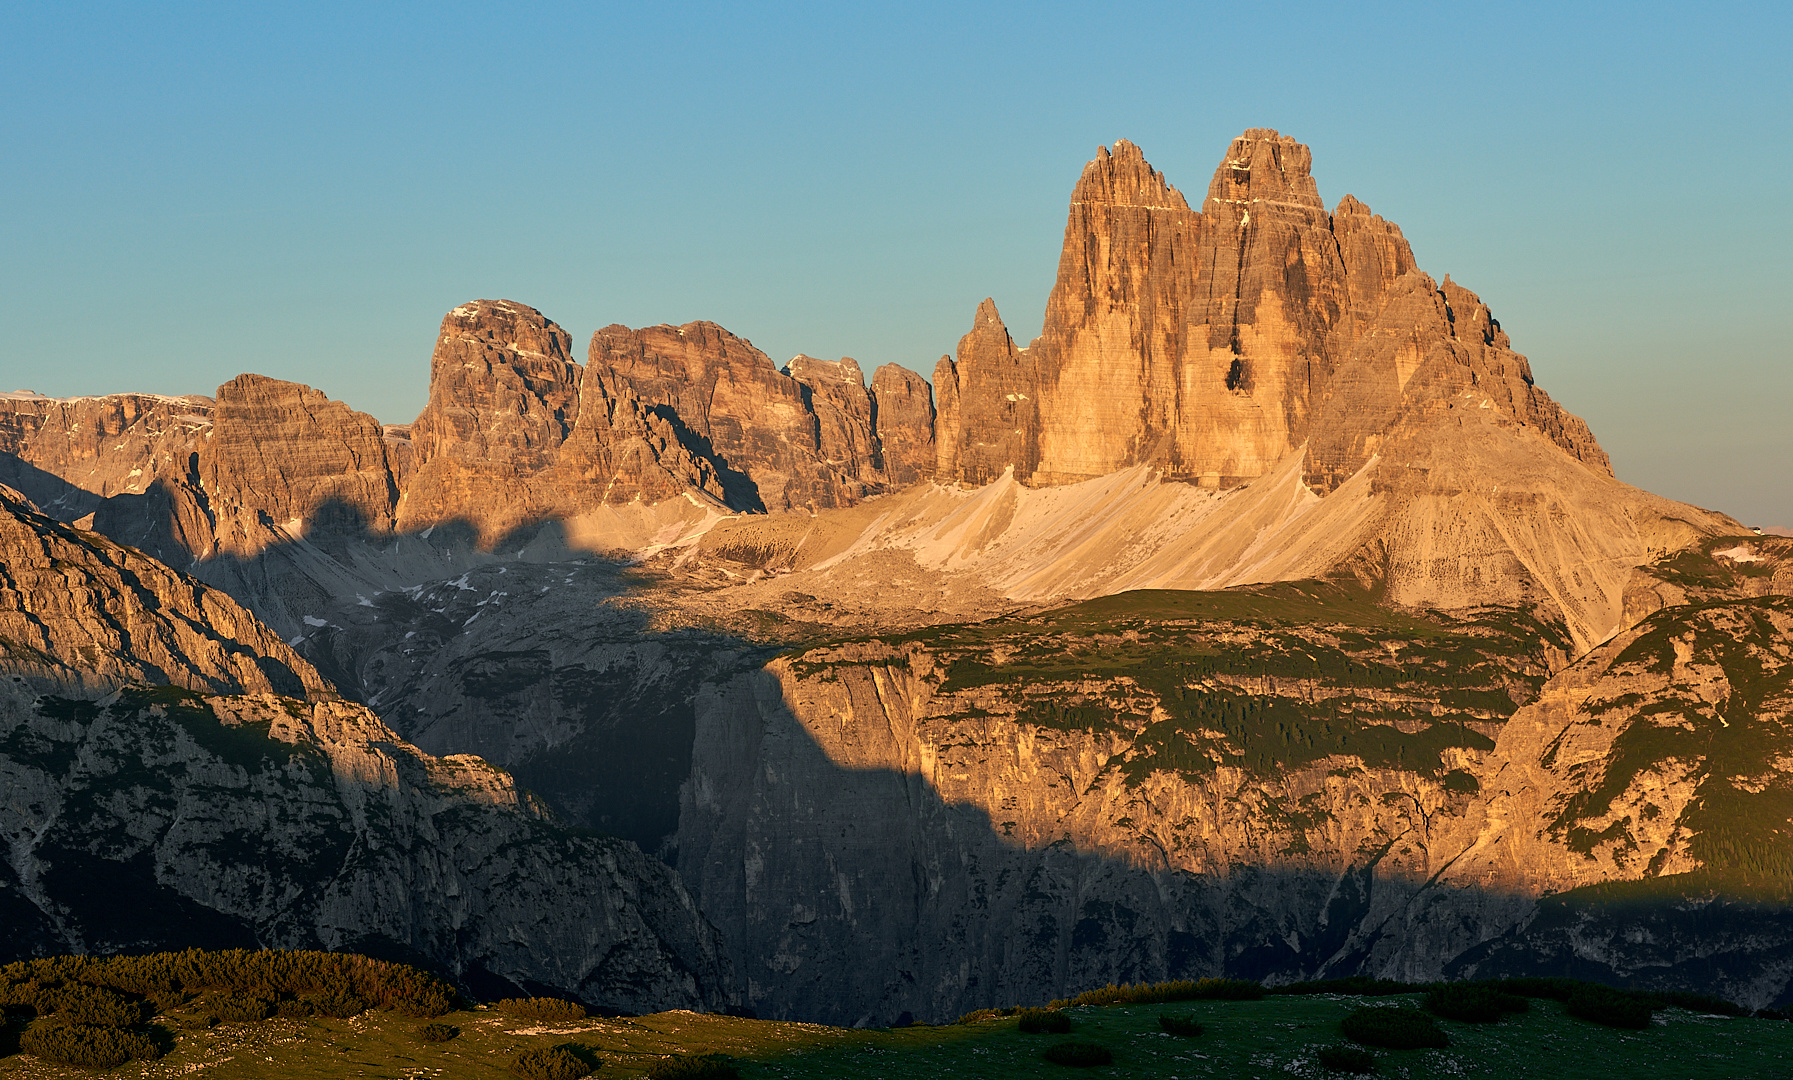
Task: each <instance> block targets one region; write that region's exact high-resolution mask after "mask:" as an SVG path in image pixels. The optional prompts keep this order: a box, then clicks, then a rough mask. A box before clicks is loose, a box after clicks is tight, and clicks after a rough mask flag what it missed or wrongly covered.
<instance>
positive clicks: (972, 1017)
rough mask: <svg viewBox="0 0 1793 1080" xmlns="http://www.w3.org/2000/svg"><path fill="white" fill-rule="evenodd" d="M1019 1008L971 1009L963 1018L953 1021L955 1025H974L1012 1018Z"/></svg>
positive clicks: (1011, 1006) (1012, 1006)
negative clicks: (985, 1021) (1006, 1017)
mask: <svg viewBox="0 0 1793 1080" xmlns="http://www.w3.org/2000/svg"><path fill="white" fill-rule="evenodd" d="M1020 1011H1021V1010H1020V1008H1019V1007H1017V1006H1014V1005H1010V1006H1009V1007H1008V1008H1006V1009H973V1010H971V1011H970V1012H968V1013H966V1014H965V1015H964V1016H961V1017H959V1018H958V1019H957V1020H954V1021H953V1023H955V1024H976V1023H979V1022H981V1021H984V1020H996V1019H999V1018H1001V1017H1004V1016H1014V1015H1015V1014H1016V1013H1018V1012H1020Z"/></svg>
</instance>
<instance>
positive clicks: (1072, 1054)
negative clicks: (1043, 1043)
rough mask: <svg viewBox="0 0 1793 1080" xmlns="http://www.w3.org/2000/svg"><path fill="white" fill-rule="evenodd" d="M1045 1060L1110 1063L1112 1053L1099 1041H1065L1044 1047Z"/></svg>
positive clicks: (1053, 1062) (1074, 1062) (1085, 1064)
mask: <svg viewBox="0 0 1793 1080" xmlns="http://www.w3.org/2000/svg"><path fill="white" fill-rule="evenodd" d="M1045 1056H1046V1060H1047V1061H1050V1062H1052V1064H1054V1065H1075V1066H1080V1067H1088V1066H1091V1065H1112V1064H1114V1054H1113V1052H1112V1051H1110V1050H1109V1049H1108V1047H1106V1046H1103V1045H1102V1044H1101V1043H1092V1042H1076V1041H1074V1040H1072V1041H1066V1042H1061V1043H1053V1044H1052V1045H1051V1046H1048V1047H1047V1048H1046V1055H1045Z"/></svg>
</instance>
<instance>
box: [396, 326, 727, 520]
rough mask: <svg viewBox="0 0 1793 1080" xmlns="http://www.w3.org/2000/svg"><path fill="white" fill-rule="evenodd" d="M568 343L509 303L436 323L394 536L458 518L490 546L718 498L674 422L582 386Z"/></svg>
mask: <svg viewBox="0 0 1793 1080" xmlns="http://www.w3.org/2000/svg"><path fill="white" fill-rule="evenodd" d="M571 345H572V339H571V338H570V337H569V336H568V334H567V332H566V331H565V330H562V329H561V328H560V327H559V326H557V325H556V324H555V323H554V322H553V321H551V320H549V319H548V318H547V317H546V316H544V315H543V314H542V313H541V312H539V311H537V310H535V309H534V308H532V307H528V306H526V305H523V304H518V303H515V302H514V301H510V300H495V301H494V300H479V301H474V302H473V303H468V304H462V305H461V306H460V307H457V308H455V309H454V310H453V311H451V312H449V313H448V315H447V316H446V317H445V318H444V319H443V320H442V331H441V333H440V335H439V336H438V337H437V339H436V349H435V352H434V354H433V355H432V356H431V358H430V400H429V404H428V405H426V406H425V408H424V411H423V413H422V415H420V416H419V417H418V418H417V421H416V422H415V423H414V424H412V425H411V429H410V443H411V447H412V449H411V454H412V457H413V460H414V462H415V465H414V466H413V472H412V474H411V476H410V477H409V479H408V482H407V484H406V488H405V492H404V495H403V497H402V498H401V500H400V503H399V508H398V514H397V520H398V525H399V527H400V528H402V529H406V530H412V529H422V528H427V527H429V526H432V525H436V524H438V523H441V522H444V521H451V520H462V521H466V522H468V523H470V524H471V525H473V526H474V528H475V529H476V530H477V532H478V533H479V534H480V536H481V538H482V540H484V541H485V542H488V543H489V542H492V541H494V540H496V539H497V538H498V537H500V536H502V535H503V534H505V533H506V532H508V531H510V530H513V529H515V528H518V527H519V526H523V525H527V524H531V523H533V522H536V521H540V520H542V519H545V518H550V517H565V516H570V515H573V514H577V513H579V512H581V511H584V510H588V509H591V508H593V507H597V506H603V505H607V504H615V503H623V502H630V501H633V500H635V499H638V498H639V499H646V500H650V501H657V500H659V499H664V498H668V497H671V496H674V495H677V494H679V493H681V492H683V491H686V490H695V491H702V492H708V493H710V494H712V495H719V494H720V493H721V489H720V486H719V484H718V483H717V481H716V480H715V479H714V477H713V475H712V473H711V470H710V469H709V467H708V465H707V463H705V462H703V461H701V460H699V459H698V458H697V457H696V456H694V455H693V454H692V453H691V452H690V451H689V449H688V448H687V447H685V446H684V445H683V443H682V442H681V440H680V437H679V434H680V433H679V432H678V430H677V425H676V424H674V423H672V422H671V421H669V420H667V419H666V418H665V417H663V416H661V415H659V414H658V413H655V412H652V411H650V410H649V409H648V408H646V407H644V405H643V403H642V402H641V401H639V400H638V399H637V398H636V396H635V395H634V393H633V391H632V388H631V387H629V386H628V384H627V383H626V382H624V381H622V380H618V379H615V378H610V377H606V376H605V375H603V374H600V375H598V376H597V377H592V376H591V375H590V374H589V373H588V372H587V370H586V369H584V368H582V367H580V366H579V365H578V364H577V363H574V362H573V360H572V359H571V358H570V349H571Z"/></svg>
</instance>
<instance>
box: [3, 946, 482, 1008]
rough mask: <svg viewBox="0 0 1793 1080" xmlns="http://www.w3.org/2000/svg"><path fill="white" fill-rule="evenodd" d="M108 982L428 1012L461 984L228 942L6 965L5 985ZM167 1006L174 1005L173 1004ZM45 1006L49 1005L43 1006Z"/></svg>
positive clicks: (166, 996)
mask: <svg viewBox="0 0 1793 1080" xmlns="http://www.w3.org/2000/svg"><path fill="white" fill-rule="evenodd" d="M7 983H11V984H20V983H39V984H42V985H44V986H55V985H58V984H71V983H85V984H88V985H93V986H107V987H111V988H112V989H114V990H119V991H123V992H124V993H125V994H128V995H136V996H142V997H148V998H152V999H154V1000H156V1001H157V1002H158V1003H160V1002H163V1001H164V1000H171V1001H179V1000H185V997H184V996H179V995H189V994H192V993H205V992H212V991H234V992H240V993H253V994H261V995H264V996H269V997H280V996H283V995H304V996H315V995H328V994H337V995H341V996H353V997H356V998H359V999H361V1000H362V1001H363V1002H365V1003H367V1004H371V1005H378V1006H380V1007H381V1008H386V1009H392V1010H394V1011H396V1012H398V1013H400V1014H402V1015H405V1016H415V1017H418V1018H420V1019H428V1018H429V1017H433V1016H440V1015H442V1014H443V1013H445V1012H447V1011H448V1010H449V1009H450V1008H452V1007H453V1006H454V1001H455V994H454V988H453V987H451V986H449V985H448V984H447V983H446V982H443V981H442V980H441V979H439V978H437V977H436V976H434V975H431V974H429V973H428V972H424V971H419V970H417V969H416V968H413V967H409V966H407V965H405V964H394V963H387V962H386V961H383V960H373V959H369V958H368V957H365V956H355V955H353V954H350V953H326V952H286V951H283V950H278V949H259V950H256V949H223V950H219V951H217V952H207V951H204V950H201V949H187V950H185V951H183V952H170V953H151V954H149V955H147V956H110V957H93V956H56V957H50V958H48V959H44V960H27V961H21V962H19V963H15V964H9V965H6V967H5V968H4V969H0V993H7V992H8V991H6V990H4V989H3V987H4V984H7ZM162 1007H164V1008H166V1007H167V1006H166V1005H163V1006H162ZM38 1011H39V1013H40V1014H41V1013H44V1012H48V1011H50V1010H48V1009H39V1010H38Z"/></svg>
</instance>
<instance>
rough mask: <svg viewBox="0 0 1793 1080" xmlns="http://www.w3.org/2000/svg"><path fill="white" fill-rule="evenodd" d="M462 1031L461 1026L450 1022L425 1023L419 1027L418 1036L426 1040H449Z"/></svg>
mask: <svg viewBox="0 0 1793 1080" xmlns="http://www.w3.org/2000/svg"><path fill="white" fill-rule="evenodd" d="M460 1033H461V1029H460V1028H458V1027H453V1026H451V1025H448V1024H425V1025H423V1026H422V1027H420V1028H418V1029H417V1037H418V1038H419V1039H422V1040H423V1041H424V1042H447V1041H448V1040H450V1039H452V1038H454V1037H455V1036H456V1035H459V1034H460Z"/></svg>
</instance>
